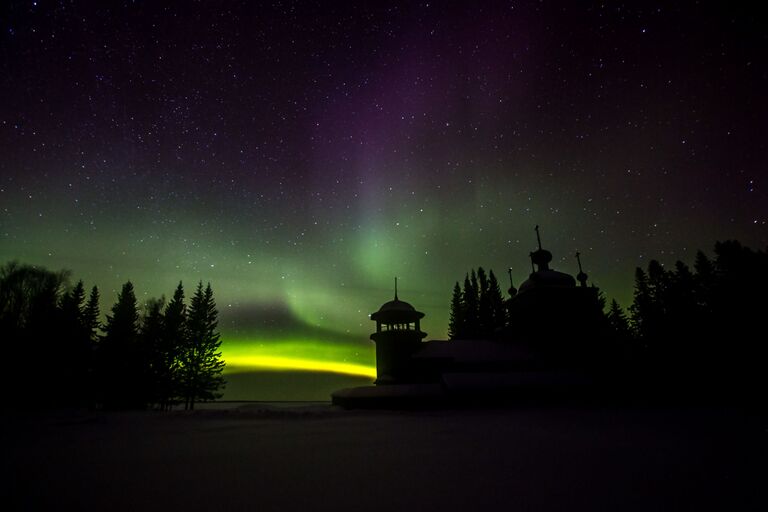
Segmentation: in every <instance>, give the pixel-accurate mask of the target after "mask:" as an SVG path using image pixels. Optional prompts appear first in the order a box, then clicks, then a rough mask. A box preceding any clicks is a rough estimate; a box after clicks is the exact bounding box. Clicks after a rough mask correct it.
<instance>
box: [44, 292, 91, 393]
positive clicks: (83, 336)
mask: <svg viewBox="0 0 768 512" xmlns="http://www.w3.org/2000/svg"><path fill="white" fill-rule="evenodd" d="M84 302H85V288H84V286H83V281H82V280H80V281H78V282H77V284H76V285H75V287H74V288H72V290H71V291H70V292H69V293H65V294H64V296H63V297H62V299H61V306H60V309H59V313H60V319H61V323H60V331H59V333H58V336H57V342H56V344H55V345H54V347H55V350H54V351H53V352H52V353H51V356H52V357H53V358H54V361H55V363H56V366H55V368H54V371H53V374H52V375H51V377H53V378H54V379H55V380H56V385H55V386H54V387H53V389H52V390H51V394H52V395H58V397H57V401H60V402H63V403H67V404H77V403H82V402H83V401H84V397H85V394H86V382H87V378H86V377H87V374H88V369H89V365H90V348H91V347H90V339H89V337H88V333H87V332H86V330H85V325H84V321H85V318H84V304H83V303H84Z"/></svg>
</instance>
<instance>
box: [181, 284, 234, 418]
mask: <svg viewBox="0 0 768 512" xmlns="http://www.w3.org/2000/svg"><path fill="white" fill-rule="evenodd" d="M217 317H218V311H217V310H216V303H215V302H214V300H213V290H212V289H211V285H210V283H208V286H207V287H206V288H205V290H203V283H202V281H201V282H200V283H199V284H198V286H197V290H196V291H195V295H194V296H193V297H192V300H191V302H190V305H189V314H188V340H187V344H186V347H185V350H184V354H183V356H182V370H181V371H182V382H183V389H184V398H185V406H186V408H188V409H194V408H195V402H196V401H199V400H212V399H215V398H220V397H221V393H219V388H221V387H223V386H224V383H225V381H224V377H223V376H222V371H223V370H224V361H222V359H221V352H220V351H219V347H220V346H221V340H220V338H219V334H218V332H217V331H216V329H217V327H218V320H217Z"/></svg>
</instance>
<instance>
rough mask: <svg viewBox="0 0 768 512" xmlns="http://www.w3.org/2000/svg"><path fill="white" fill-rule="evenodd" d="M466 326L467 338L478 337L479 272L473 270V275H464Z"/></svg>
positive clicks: (465, 336) (465, 333)
mask: <svg viewBox="0 0 768 512" xmlns="http://www.w3.org/2000/svg"><path fill="white" fill-rule="evenodd" d="M462 298H463V302H464V327H465V331H464V333H463V335H464V338H465V339H476V338H478V337H479V330H480V329H479V327H480V325H479V324H480V321H479V320H480V319H479V297H478V284H477V274H475V271H474V270H472V274H471V277H470V276H469V275H466V276H465V277H464V292H463V297H462Z"/></svg>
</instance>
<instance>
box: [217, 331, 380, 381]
mask: <svg viewBox="0 0 768 512" xmlns="http://www.w3.org/2000/svg"><path fill="white" fill-rule="evenodd" d="M221 348H222V358H223V359H224V361H225V362H226V364H227V365H226V368H225V370H224V371H225V373H242V372H252V371H288V370H292V371H312V372H328V373H337V374H342V375H352V376H356V377H369V378H372V379H374V378H376V366H375V362H374V356H373V350H372V348H368V349H362V348H361V347H357V346H352V345H348V344H333V343H329V342H321V341H311V340H291V341H269V342H258V341H251V340H236V341H235V340H232V341H224V342H223V343H222V347H221Z"/></svg>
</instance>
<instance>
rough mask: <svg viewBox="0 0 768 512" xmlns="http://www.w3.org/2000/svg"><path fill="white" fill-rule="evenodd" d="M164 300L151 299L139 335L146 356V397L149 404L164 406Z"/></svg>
mask: <svg viewBox="0 0 768 512" xmlns="http://www.w3.org/2000/svg"><path fill="white" fill-rule="evenodd" d="M164 303H165V299H164V298H162V297H161V298H159V299H150V300H148V301H147V303H146V304H145V306H144V315H143V316H142V319H141V330H140V335H139V340H140V352H141V353H142V355H143V356H144V357H143V359H144V361H143V363H144V364H142V366H143V368H144V370H145V373H146V375H145V377H144V379H143V380H144V382H145V384H146V390H145V391H146V397H147V400H148V402H150V403H153V404H162V403H163V402H164V400H163V398H164V397H162V396H161V395H162V392H161V384H160V380H161V376H162V373H163V366H164V357H163V354H162V349H161V346H162V339H163V328H164V319H163V306H164Z"/></svg>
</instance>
